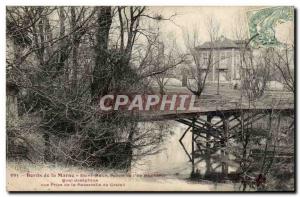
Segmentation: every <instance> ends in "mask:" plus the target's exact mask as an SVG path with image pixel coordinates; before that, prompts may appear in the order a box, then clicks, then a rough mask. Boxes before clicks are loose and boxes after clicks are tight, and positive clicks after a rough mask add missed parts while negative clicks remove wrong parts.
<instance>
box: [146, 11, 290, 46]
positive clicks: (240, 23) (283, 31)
mask: <svg viewBox="0 0 300 197" xmlns="http://www.w3.org/2000/svg"><path fill="white" fill-rule="evenodd" d="M260 8H263V7H253V6H252V7H242V6H236V7H229V6H219V7H212V6H210V7H150V11H151V12H153V13H154V14H162V15H163V16H164V17H165V18H168V17H169V16H172V15H173V14H175V13H176V16H175V17H172V21H162V22H159V30H160V31H161V32H162V35H163V36H164V38H165V39H168V38H169V39H170V38H171V39H172V38H176V42H177V44H178V45H179V46H180V47H184V34H185V33H184V32H186V31H189V32H191V31H193V30H194V29H196V30H197V31H198V33H199V39H200V41H201V42H205V41H208V40H209V34H208V32H207V20H208V18H211V17H213V18H214V19H215V20H216V21H218V22H219V24H220V33H219V35H223V36H225V37H227V38H230V39H235V38H236V37H235V32H236V31H235V30H236V29H241V28H245V29H247V17H246V13H247V12H248V11H251V10H256V9H260ZM278 32H279V33H280V36H282V37H284V39H286V37H289V38H291V37H293V36H292V35H290V34H291V32H293V23H292V22H291V23H290V24H288V26H286V24H285V25H281V26H280V30H279V31H278Z"/></svg>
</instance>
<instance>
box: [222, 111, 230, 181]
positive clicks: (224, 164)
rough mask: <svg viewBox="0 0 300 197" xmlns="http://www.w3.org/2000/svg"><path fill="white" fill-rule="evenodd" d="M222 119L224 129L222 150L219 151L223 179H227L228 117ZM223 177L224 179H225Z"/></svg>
mask: <svg viewBox="0 0 300 197" xmlns="http://www.w3.org/2000/svg"><path fill="white" fill-rule="evenodd" d="M222 118H223V128H224V136H223V143H222V148H223V149H222V150H221V158H222V174H223V175H224V176H225V177H228V159H229V155H228V150H227V143H228V131H229V124H228V116H224V117H222ZM225 177H224V178H225Z"/></svg>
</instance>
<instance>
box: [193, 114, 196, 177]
mask: <svg viewBox="0 0 300 197" xmlns="http://www.w3.org/2000/svg"><path fill="white" fill-rule="evenodd" d="M195 121H196V118H193V123H192V176H193V175H194V174H195V144H194V139H195V132H194V130H195Z"/></svg>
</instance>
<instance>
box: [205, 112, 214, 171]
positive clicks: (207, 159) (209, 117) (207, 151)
mask: <svg viewBox="0 0 300 197" xmlns="http://www.w3.org/2000/svg"><path fill="white" fill-rule="evenodd" d="M212 118H213V116H212V115H207V122H209V123H211V120H212ZM208 127H209V132H211V126H208ZM210 138H211V136H210V134H208V133H207V134H206V152H205V153H206V156H205V157H206V158H205V162H206V174H207V175H209V174H210V172H211V162H210V154H211V153H210V142H209V141H210Z"/></svg>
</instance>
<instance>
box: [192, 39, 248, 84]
mask: <svg viewBox="0 0 300 197" xmlns="http://www.w3.org/2000/svg"><path fill="white" fill-rule="evenodd" d="M245 44H246V42H245V41H242V40H230V39H228V38H225V37H224V36H222V37H220V39H218V40H216V41H214V42H205V43H203V44H202V45H200V46H198V47H196V51H197V52H198V53H199V59H198V61H199V65H200V68H201V69H204V70H206V69H207V66H208V65H209V64H208V63H207V61H209V57H210V54H212V55H211V57H212V58H211V62H212V64H211V66H210V71H209V74H208V76H207V82H212V83H217V82H218V79H219V80H220V83H230V82H233V81H235V80H240V74H241V68H242V65H241V58H242V55H241V54H242V53H241V50H242V48H243V47H244V46H245ZM247 52H250V49H248V50H247Z"/></svg>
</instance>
